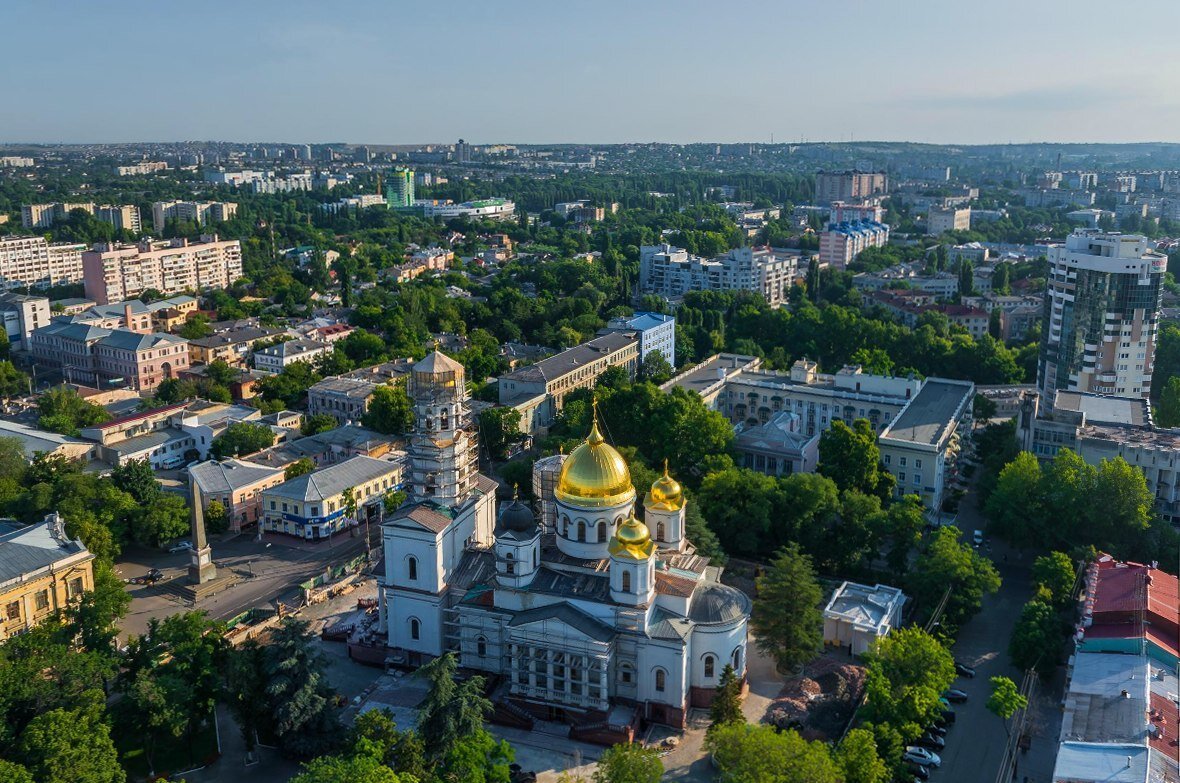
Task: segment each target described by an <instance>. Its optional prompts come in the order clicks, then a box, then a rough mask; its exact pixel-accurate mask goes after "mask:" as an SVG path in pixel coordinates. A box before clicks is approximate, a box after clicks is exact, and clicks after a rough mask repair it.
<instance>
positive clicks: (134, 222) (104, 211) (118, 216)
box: [94, 204, 143, 234]
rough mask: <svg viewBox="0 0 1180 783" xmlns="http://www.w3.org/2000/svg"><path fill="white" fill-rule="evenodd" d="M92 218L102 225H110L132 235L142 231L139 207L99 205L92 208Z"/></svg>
mask: <svg viewBox="0 0 1180 783" xmlns="http://www.w3.org/2000/svg"><path fill="white" fill-rule="evenodd" d="M94 217H96V218H97V219H99V220H101V221H102V222H104V223H110V224H111V225H112V226H114V227H115V228H117V229H120V230H122V231H130V232H132V233H133V234H138V233H139V232H140V231H142V230H143V223H142V222H141V220H140V216H139V207H136V206H132V205H129V204H124V205H122V206H116V205H110V204H105V205H99V206H97V207H95V208H94Z"/></svg>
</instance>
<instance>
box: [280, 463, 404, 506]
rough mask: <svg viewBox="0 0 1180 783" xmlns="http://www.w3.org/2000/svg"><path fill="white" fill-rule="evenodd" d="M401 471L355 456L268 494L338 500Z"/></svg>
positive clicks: (306, 475)
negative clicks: (352, 488) (350, 492)
mask: <svg viewBox="0 0 1180 783" xmlns="http://www.w3.org/2000/svg"><path fill="white" fill-rule="evenodd" d="M400 467H401V466H400V465H399V464H398V463H394V462H387V461H386V460H383V459H373V458H372V457H365V456H356V457H352V458H351V459H347V460H345V461H344V462H338V463H337V464H335V465H331V466H329V467H326V468H323V469H322V470H317V471H315V472H313V473H307V474H304V475H302V476H299V477H297V478H293V479H291V480H290V481H285V482H283V483H282V484H279V485H278V486H277V487H273V488H271V489H268V490H266V493H267V494H268V495H276V496H278V497H283V498H291V499H294V500H323V499H324V498H330V497H335V496H336V495H339V494H340V493H341V492H343V491H344V490H346V489H348V488H349V487H355V486H356V485H357V484H363V483H365V482H366V481H372V480H373V479H377V478H380V477H382V476H385V475H387V474H389V473H392V472H395V471H398V470H400Z"/></svg>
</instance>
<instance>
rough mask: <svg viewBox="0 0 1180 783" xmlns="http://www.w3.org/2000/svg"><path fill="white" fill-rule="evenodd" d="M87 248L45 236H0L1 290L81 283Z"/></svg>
mask: <svg viewBox="0 0 1180 783" xmlns="http://www.w3.org/2000/svg"><path fill="white" fill-rule="evenodd" d="M85 249H86V245H83V244H80V243H73V242H66V243H59V244H53V245H51V244H49V243H48V242H46V241H45V237H14V236H8V237H0V288H9V289H11V288H24V287H25V286H30V287H32V288H46V287H48V286H54V285H67V284H69V283H80V282H82V278H83V273H82V251H84V250H85Z"/></svg>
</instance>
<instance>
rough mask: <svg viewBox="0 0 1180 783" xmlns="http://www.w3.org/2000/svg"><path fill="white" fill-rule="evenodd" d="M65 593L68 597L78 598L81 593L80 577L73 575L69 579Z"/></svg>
mask: <svg viewBox="0 0 1180 783" xmlns="http://www.w3.org/2000/svg"><path fill="white" fill-rule="evenodd" d="M66 593H67V594H68V595H69V597H70V598H78V597H80V596H81V595H82V577H80V576H75V577H74V578H73V579H71V580H70V582H69V585H68V588H67V590H66Z"/></svg>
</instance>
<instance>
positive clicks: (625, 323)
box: [603, 312, 676, 367]
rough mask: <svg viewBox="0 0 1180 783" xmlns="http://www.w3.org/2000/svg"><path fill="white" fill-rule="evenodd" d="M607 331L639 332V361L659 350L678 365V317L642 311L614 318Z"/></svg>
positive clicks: (672, 362)
mask: <svg viewBox="0 0 1180 783" xmlns="http://www.w3.org/2000/svg"><path fill="white" fill-rule="evenodd" d="M606 332H638V333H639V363H640V364H642V363H643V360H644V359H646V358H647V355H648V354H649V353H651V352H652V351H659V352H660V353H661V354H663V355H664V358H665V359H667V360H668V364H670V365H672V366H673V367H675V366H676V318H675V317H674V316H671V315H665V314H664V313H647V312H640V313H635V314H634V315H629V316H620V317H618V318H612V319H611V320H610V322H609V323H608V324H607V325H606V329H604V330H603V333H606Z"/></svg>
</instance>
